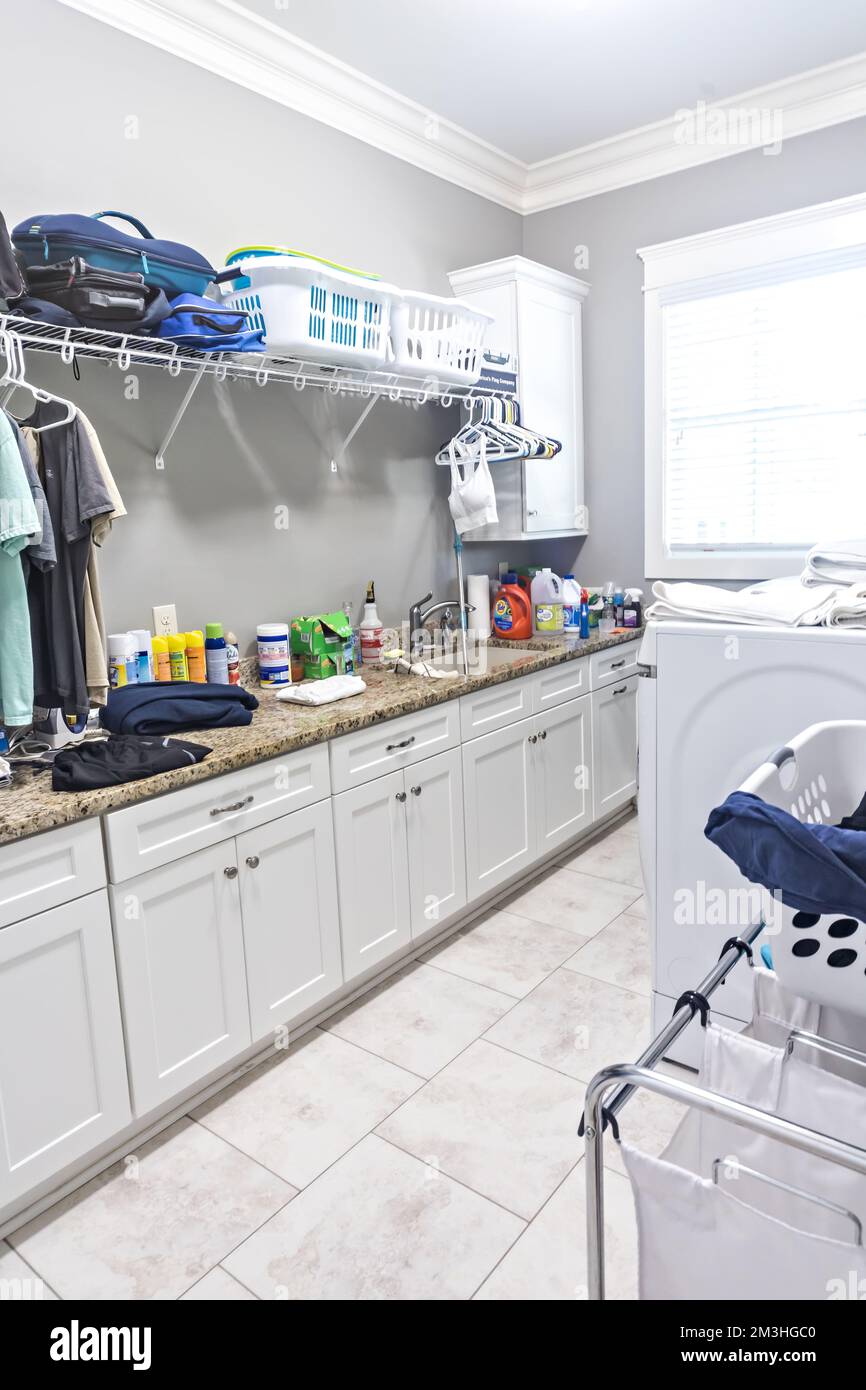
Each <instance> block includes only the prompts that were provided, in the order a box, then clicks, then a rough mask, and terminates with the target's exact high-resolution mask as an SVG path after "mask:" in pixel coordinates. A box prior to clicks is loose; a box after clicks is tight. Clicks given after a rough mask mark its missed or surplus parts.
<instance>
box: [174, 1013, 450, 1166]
mask: <svg viewBox="0 0 866 1390" xmlns="http://www.w3.org/2000/svg"><path fill="white" fill-rule="evenodd" d="M422 1084H423V1083H422V1081H421V1079H420V1078H419V1077H417V1076H414V1075H413V1074H412V1073H411V1072H408V1071H404V1070H403V1069H402V1068H401V1067H396V1066H394V1064H393V1063H392V1062H385V1061H383V1060H382V1058H381V1057H376V1056H374V1055H373V1054H372V1053H371V1052H367V1051H364V1050H363V1049H362V1048H359V1047H355V1046H354V1044H353V1043H349V1042H345V1041H344V1040H343V1039H342V1038H340V1037H337V1036H335V1035H334V1034H331V1033H323V1032H321V1031H320V1030H319V1029H315V1030H314V1031H313V1032H311V1033H308V1034H307V1035H306V1036H305V1037H303V1038H301V1039H300V1040H299V1041H298V1042H297V1043H295V1045H294V1046H293V1047H292V1048H290V1049H289V1051H288V1052H280V1053H277V1055H276V1056H275V1058H274V1059H273V1060H272V1061H269V1062H266V1063H265V1064H264V1066H262V1067H259V1068H257V1070H256V1071H253V1072H249V1073H248V1074H247V1075H246V1076H244V1077H242V1078H241V1079H240V1080H238V1081H236V1082H234V1084H233V1085H232V1086H230V1087H229V1088H228V1089H227V1090H225V1091H221V1092H220V1094H219V1095H218V1096H214V1098H213V1099H212V1100H210V1101H208V1103H207V1104H206V1105H204V1106H202V1107H201V1108H200V1109H199V1110H196V1111H194V1112H193V1113H194V1117H195V1118H196V1119H197V1120H198V1121H199V1122H200V1123H201V1124H203V1125H205V1126H206V1128H207V1129H209V1130H212V1131H213V1133H214V1134H219V1135H220V1136H221V1137H222V1138H223V1139H226V1140H228V1142H229V1143H230V1144H233V1145H234V1146H235V1148H236V1149H240V1150H241V1151H242V1152H243V1153H245V1154H249V1155H250V1157H251V1158H255V1159H257V1160H258V1162H259V1163H263V1164H264V1166H265V1167H266V1168H270V1169H271V1171H272V1172H274V1173H277V1174H278V1175H279V1176H280V1177H281V1178H284V1179H285V1181H286V1182H289V1183H292V1185H293V1186H294V1187H306V1186H307V1184H308V1183H310V1182H312V1181H313V1179H314V1178H316V1177H318V1175H319V1174H320V1173H322V1172H324V1170H325V1169H326V1168H328V1167H330V1165H331V1164H332V1163H333V1162H334V1161H335V1159H338V1158H339V1157H340V1155H341V1154H344V1153H345V1152H346V1150H347V1149H350V1148H351V1147H352V1145H353V1144H356V1143H357V1142H358V1140H359V1139H362V1138H363V1137H364V1135H365V1134H369V1132H370V1130H371V1129H374V1128H375V1126H376V1125H377V1124H378V1123H379V1122H380V1120H383V1119H384V1118H385V1116H386V1115H389V1114H390V1113H391V1111H392V1110H394V1109H396V1107H397V1106H398V1105H401V1104H402V1103H403V1101H404V1100H406V1099H407V1098H408V1097H409V1096H410V1095H411V1094H412V1092H413V1091H415V1090H417V1088H418V1087H419V1086H420V1085H422Z"/></svg>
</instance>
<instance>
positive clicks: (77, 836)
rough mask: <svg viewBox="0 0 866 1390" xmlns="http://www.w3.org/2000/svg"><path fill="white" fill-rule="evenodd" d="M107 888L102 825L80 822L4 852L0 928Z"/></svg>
mask: <svg viewBox="0 0 866 1390" xmlns="http://www.w3.org/2000/svg"><path fill="white" fill-rule="evenodd" d="M104 886H105V860H104V857H103V853H102V835H101V834H100V829H99V821H98V820H87V821H79V822H78V823H77V824H76V825H64V826H62V827H61V828H60V829H58V830H48V831H46V832H45V834H44V835H33V836H32V837H31V838H29V839H26V840H18V841H16V842H15V843H14V844H11V845H4V846H3V848H2V849H0V927H8V926H9V924H10V922H20V921H21V920H22V918H24V917H32V916H33V915H34V914H35V913H37V912H45V911H46V910H47V909H48V908H49V907H59V906H60V904H61V903H65V902H70V901H71V899H72V898H80V897H83V896H84V894H85V893H92V892H93V891H94V890H95V889H97V888H103V887H104Z"/></svg>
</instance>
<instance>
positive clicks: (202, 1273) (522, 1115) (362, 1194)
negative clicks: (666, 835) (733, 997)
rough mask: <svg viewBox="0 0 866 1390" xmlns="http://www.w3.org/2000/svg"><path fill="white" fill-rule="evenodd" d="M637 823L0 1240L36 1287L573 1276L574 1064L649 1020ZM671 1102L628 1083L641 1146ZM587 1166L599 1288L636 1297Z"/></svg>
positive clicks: (101, 1290)
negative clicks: (595, 1210) (634, 1093)
mask: <svg viewBox="0 0 866 1390" xmlns="http://www.w3.org/2000/svg"><path fill="white" fill-rule="evenodd" d="M636 829H637V825H636V821H635V820H634V819H632V820H630V821H627V822H625V823H624V824H621V825H620V826H618V827H616V828H615V829H613V830H612V831H609V832H608V833H607V834H605V835H604V836H603V837H601V838H600V839H598V840H597V841H595V842H594V843H593V844H590V845H588V846H587V847H586V848H584V849H578V850H576V851H571V852H570V853H569V854H568V855H566V856H564V857H563V858H562V860H561V861H560V862H559V863H558V864H554V865H553V867H551V868H548V869H547V870H546V872H545V873H544V874H543V875H542V876H541V877H540V878H539V879H537V880H536V881H535V882H534V883H532V884H530V886H529V887H527V888H523V889H521V890H520V891H519V892H517V893H515V894H514V895H513V896H512V897H511V898H510V899H509V900H508V901H507V902H505V903H504V904H503V905H502V906H501V907H499V908H498V909H495V910H492V911H490V912H489V913H488V914H487V915H486V916H484V917H483V918H481V919H480V920H479V921H477V922H476V923H474V924H473V925H471V926H469V927H467V928H465V929H464V930H463V931H461V932H460V933H459V934H458V935H456V936H454V937H452V938H451V939H450V940H449V941H447V942H446V943H445V944H444V945H442V946H440V947H438V948H436V949H434V950H431V951H429V952H428V953H427V954H426V955H425V956H424V957H423V959H421V960H419V961H417V962H415V963H413V964H411V965H409V966H407V967H406V968H405V969H404V970H402V971H400V973H399V974H398V975H396V976H395V977H394V978H393V979H391V980H389V981H388V982H387V983H386V984H385V985H382V986H381V987H379V988H378V989H376V990H374V991H373V992H372V993H371V994H369V995H367V996H366V997H365V998H363V999H362V1000H359V1001H358V1002H356V1003H354V1004H351V1005H350V1006H348V1007H347V1008H346V1009H344V1010H343V1011H342V1012H341V1013H339V1014H337V1015H335V1016H334V1017H332V1018H331V1019H329V1020H328V1021H327V1022H326V1023H325V1024H324V1025H323V1026H322V1027H321V1028H317V1029H315V1030H314V1031H313V1032H311V1033H309V1034H308V1035H307V1036H306V1037H304V1038H302V1039H301V1040H300V1041H299V1042H297V1043H296V1044H294V1045H293V1046H292V1047H291V1048H290V1049H289V1050H288V1051H287V1052H282V1053H278V1054H277V1055H275V1056H274V1057H273V1059H271V1060H269V1061H267V1062H266V1063H264V1064H263V1065H262V1066H260V1067H258V1068H257V1069H256V1070H255V1071H254V1072H251V1073H250V1074H249V1075H247V1076H245V1077H244V1078H243V1079H242V1080H240V1081H238V1082H236V1083H234V1085H232V1086H231V1087H229V1088H228V1090H226V1091H223V1092H222V1093H221V1094H220V1095H219V1096H217V1097H215V1098H214V1099H213V1100H211V1101H209V1102H208V1103H207V1104H206V1105H203V1106H201V1107H200V1108H199V1109H196V1110H194V1111H192V1112H191V1114H190V1115H189V1116H188V1117H186V1118H185V1119H183V1120H180V1121H179V1122H178V1123H176V1124H174V1125H173V1126H172V1127H171V1128H170V1129H168V1130H166V1131H165V1132H164V1133H163V1134H161V1135H159V1136H158V1138H156V1139H154V1140H152V1141H150V1143H148V1144H144V1145H142V1147H141V1149H140V1150H138V1151H136V1152H134V1153H133V1154H131V1155H130V1156H129V1157H128V1158H127V1159H126V1160H125V1161H124V1163H123V1164H119V1165H117V1166H115V1167H114V1168H112V1169H109V1170H108V1171H107V1172H105V1173H103V1174H102V1175H100V1177H98V1178H96V1179H94V1180H93V1181H92V1182H90V1183H88V1184H87V1186H86V1187H84V1188H82V1189H80V1190H79V1191H78V1192H76V1193H75V1194H73V1195H72V1196H71V1197H68V1198H66V1199H65V1200H64V1201H62V1202H60V1203H58V1205H57V1206H55V1207H53V1208H51V1210H50V1211H48V1212H46V1213H44V1214H43V1215H42V1216H41V1217H39V1218H37V1219H36V1220H34V1221H32V1222H30V1223H29V1224H28V1225H26V1226H24V1227H22V1228H21V1229H19V1230H18V1231H16V1232H15V1233H14V1234H12V1235H11V1236H10V1237H8V1241H7V1242H2V1241H0V1280H5V1279H10V1280H11V1279H28V1280H34V1279H35V1280H39V1281H41V1284H40V1285H38V1286H37V1290H38V1291H41V1293H42V1296H43V1297H45V1298H61V1299H63V1298H85V1299H115V1298H116V1299H152V1298H159V1299H178V1298H183V1299H198V1300H209V1299H212V1300H220V1301H227V1300H243V1299H255V1298H258V1299H404V1300H405V1299H423V1300H427V1299H471V1298H479V1299H488V1300H490V1299H493V1300H496V1299H554V1300H565V1299H580V1298H585V1297H586V1271H585V1264H584V1252H585V1228H584V1209H583V1191H584V1165H583V1160H582V1144H581V1142H580V1141H579V1140H578V1138H577V1136H576V1132H575V1131H576V1126H577V1122H578V1118H579V1115H580V1109H581V1103H582V1098H583V1094H584V1089H585V1085H586V1082H587V1081H589V1079H590V1078H591V1077H592V1075H593V1073H594V1072H595V1071H597V1070H598V1068H599V1067H601V1066H603V1065H605V1064H606V1063H609V1062H612V1061H618V1060H626V1059H628V1060H631V1059H632V1058H634V1057H635V1056H636V1055H637V1054H638V1052H639V1051H640V1050H641V1048H642V1047H643V1045H644V1044H645V1042H646V1040H647V1038H648V1035H649V990H650V986H649V957H648V943H647V927H646V917H645V912H644V907H643V900H642V896H641V895H642V886H641V876H640V865H639V860H638V850H637V834H636ZM677 1110H678V1108H677V1107H676V1106H673V1105H672V1104H671V1103H670V1102H668V1101H664V1100H662V1099H660V1098H658V1097H651V1096H643V1097H639V1098H637V1099H636V1100H635V1101H633V1102H632V1106H631V1108H630V1110H629V1135H630V1137H631V1138H633V1139H634V1140H635V1141H636V1142H638V1143H639V1144H640V1145H641V1146H642V1147H644V1148H645V1149H647V1150H648V1151H650V1152H654V1153H657V1152H658V1151H659V1150H660V1149H661V1148H662V1147H663V1145H664V1143H665V1142H666V1140H667V1138H668V1137H669V1135H670V1133H671V1132H672V1130H673V1128H674V1127H675V1125H676V1123H677V1119H678V1113H677ZM609 1148H610V1152H609V1154H608V1156H607V1166H608V1168H609V1170H610V1171H609V1172H608V1177H607V1180H606V1196H607V1221H608V1227H609V1240H608V1252H607V1254H608V1282H609V1296H612V1297H618V1298H634V1297H635V1289H636V1245H635V1235H634V1212H633V1207H632V1200H631V1190H630V1187H629V1184H628V1182H627V1180H626V1178H625V1177H624V1176H623V1175H622V1171H623V1170H622V1165H621V1163H620V1162H619V1158H618V1155H617V1153H616V1152H615V1148H616V1146H615V1145H613V1144H612V1143H611V1144H610V1145H609Z"/></svg>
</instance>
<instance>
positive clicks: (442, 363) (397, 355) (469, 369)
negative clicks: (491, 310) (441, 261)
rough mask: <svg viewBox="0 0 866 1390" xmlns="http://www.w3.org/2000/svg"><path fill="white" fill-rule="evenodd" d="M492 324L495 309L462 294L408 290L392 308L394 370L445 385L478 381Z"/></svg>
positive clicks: (404, 374) (461, 384)
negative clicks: (485, 309) (473, 302)
mask: <svg viewBox="0 0 866 1390" xmlns="http://www.w3.org/2000/svg"><path fill="white" fill-rule="evenodd" d="M491 323H493V316H492V314H485V313H484V312H483V311H482V310H481V309H475V308H473V307H472V305H471V304H464V303H463V301H462V300H461V299H447V298H442V297H441V296H440V295H434V294H421V293H417V292H415V291H412V290H404V291H403V292H402V293H401V294H400V297H399V299H398V300H397V302H396V303H395V305H394V307H393V310H392V312H391V349H392V356H393V367H394V370H395V371H397V372H399V373H400V374H401V375H402V376H420V377H430V378H431V379H432V380H435V381H437V382H439V383H441V384H442V385H443V386H474V385H475V382H476V381H477V380H478V378H479V377H480V375H481V368H482V366H483V365H484V340H485V338H486V336H487V330H488V328H489V326H490V324H491Z"/></svg>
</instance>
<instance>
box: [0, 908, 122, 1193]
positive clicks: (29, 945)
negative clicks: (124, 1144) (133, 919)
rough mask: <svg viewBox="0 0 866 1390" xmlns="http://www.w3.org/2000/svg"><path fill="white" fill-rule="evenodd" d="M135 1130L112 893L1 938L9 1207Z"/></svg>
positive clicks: (0, 1166)
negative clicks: (129, 1127)
mask: <svg viewBox="0 0 866 1390" xmlns="http://www.w3.org/2000/svg"><path fill="white" fill-rule="evenodd" d="M128 1121H129V1094H128V1090H127V1083H126V1065H125V1061H124V1055H123V1032H122V1029H121V1023H120V1003H119V1000H118V993H117V977H116V974H115V969H114V949H113V947H112V942H111V921H110V918H109V913H108V899H107V896H106V893H105V891H104V890H103V891H100V892H96V893H91V894H89V895H88V896H87V897H82V898H78V899H77V900H76V901H75V902H70V903H66V904H64V906H62V907H56V908H52V909H51V910H50V911H48V912H43V913H40V914H39V915H38V916H35V917H30V918H28V920H27V921H24V922H19V923H17V924H16V925H14V926H10V927H6V928H5V929H4V930H3V931H0V1208H3V1207H5V1206H6V1205H8V1204H9V1203H10V1202H12V1201H14V1200H15V1199H16V1198H19V1197H21V1196H23V1195H24V1194H25V1193H26V1192H28V1191H29V1190H30V1189H31V1188H33V1187H35V1186H36V1185H37V1184H39V1183H41V1182H44V1181H46V1180H47V1179H48V1178H50V1177H52V1176H53V1174H55V1173H57V1172H59V1171H60V1170H61V1169H62V1168H64V1167H65V1166H66V1165H67V1164H71V1163H73V1162H75V1161H76V1160H77V1159H79V1158H82V1157H83V1156H84V1155H85V1154H87V1153H88V1152H89V1151H90V1150H91V1149H93V1148H95V1147H96V1146H97V1145H98V1144H100V1143H104V1142H105V1141H106V1140H108V1139H110V1138H111V1136H112V1135H113V1134H115V1133H116V1132H117V1131H119V1130H121V1129H122V1128H123V1127H124V1125H126V1124H127V1123H128Z"/></svg>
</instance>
